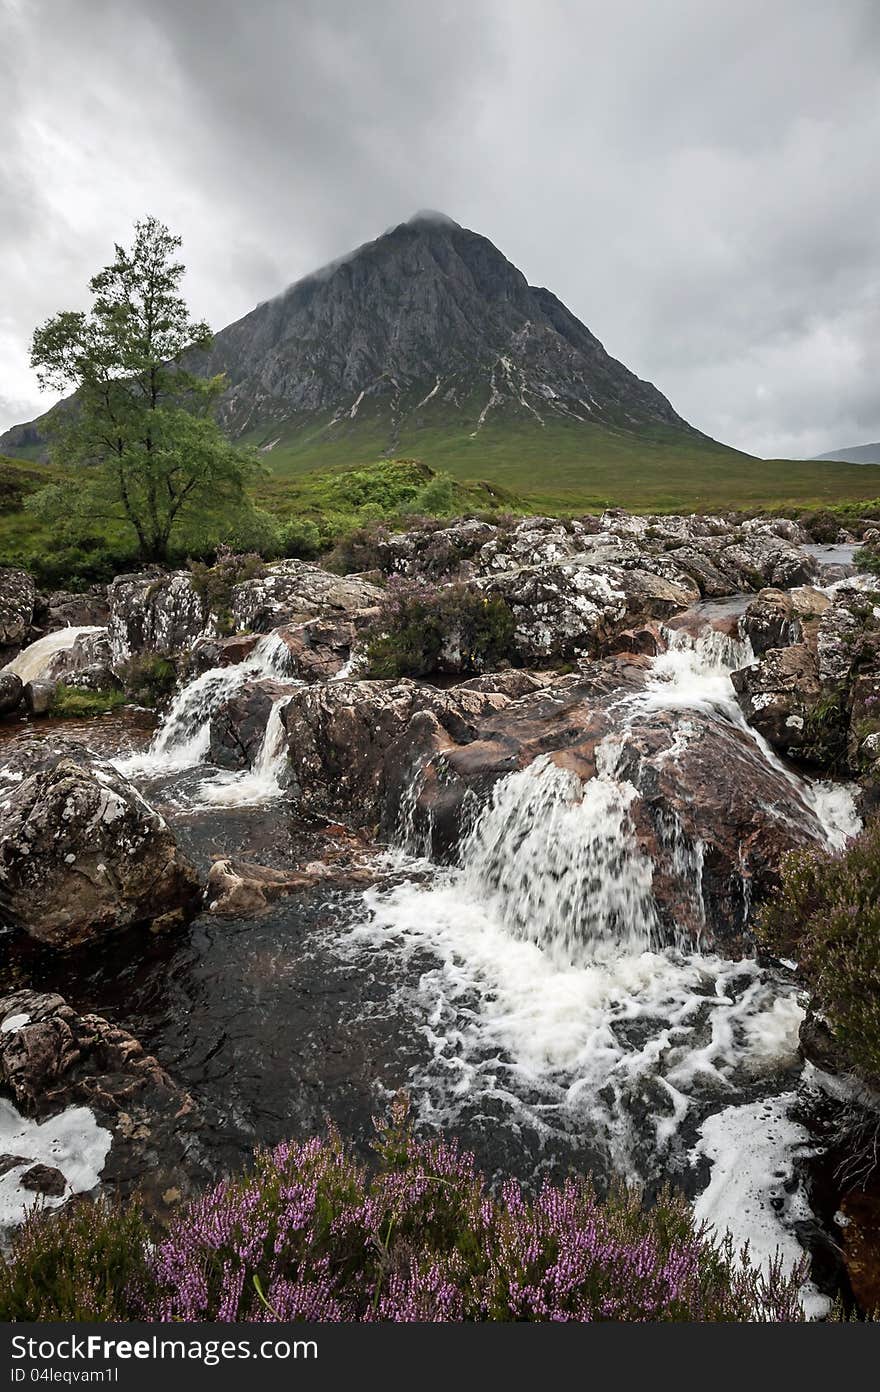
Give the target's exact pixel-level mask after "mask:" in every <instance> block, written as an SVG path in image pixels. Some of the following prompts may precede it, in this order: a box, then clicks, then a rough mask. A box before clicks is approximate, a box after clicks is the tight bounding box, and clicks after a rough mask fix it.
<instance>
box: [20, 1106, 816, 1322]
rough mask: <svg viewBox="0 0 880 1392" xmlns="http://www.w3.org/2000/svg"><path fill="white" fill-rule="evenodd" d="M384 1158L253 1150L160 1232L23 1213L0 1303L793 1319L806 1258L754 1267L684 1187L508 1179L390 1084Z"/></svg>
mask: <svg viewBox="0 0 880 1392" xmlns="http://www.w3.org/2000/svg"><path fill="white" fill-rule="evenodd" d="M375 1147H376V1152H377V1164H376V1165H375V1166H373V1167H371V1168H369V1169H368V1168H367V1167H364V1166H362V1165H360V1164H358V1163H357V1162H356V1161H355V1160H354V1159H353V1157H352V1156H351V1154H350V1153H349V1152H348V1150H347V1149H346V1147H345V1146H344V1144H343V1143H342V1141H341V1140H340V1138H339V1136H338V1135H336V1134H334V1133H333V1132H331V1133H330V1134H329V1136H327V1137H326V1138H325V1139H313V1140H310V1141H306V1142H302V1143H293V1142H288V1143H285V1144H282V1145H280V1146H277V1147H276V1148H275V1149H274V1150H271V1151H264V1152H261V1153H258V1154H257V1157H256V1162H255V1167H254V1170H253V1173H252V1174H250V1175H248V1176H246V1177H244V1178H241V1179H237V1180H231V1181H228V1182H224V1183H222V1184H219V1185H218V1186H217V1187H216V1188H214V1189H213V1190H211V1191H210V1192H209V1193H207V1194H205V1195H204V1196H203V1197H202V1198H199V1199H197V1200H195V1201H194V1202H193V1203H191V1204H190V1205H189V1206H188V1207H187V1209H186V1210H185V1212H184V1213H183V1214H182V1215H181V1216H180V1217H179V1218H178V1219H177V1220H176V1221H175V1222H173V1224H172V1226H171V1228H170V1230H169V1231H168V1232H167V1234H165V1235H164V1236H161V1237H159V1238H158V1240H156V1241H155V1242H151V1241H150V1235H149V1233H148V1231H147V1228H146V1226H145V1224H144V1223H143V1222H142V1220H141V1219H139V1218H138V1217H137V1215H136V1214H135V1213H134V1212H133V1211H132V1210H131V1208H128V1209H125V1210H121V1209H118V1208H110V1207H107V1206H103V1205H99V1206H96V1207H91V1206H89V1205H84V1204H80V1205H77V1206H75V1207H73V1208H72V1209H68V1210H66V1211H64V1212H62V1213H60V1214H59V1215H57V1216H47V1217H42V1218H41V1217H32V1218H31V1219H30V1220H29V1221H28V1222H27V1223H26V1224H25V1225H24V1227H23V1228H22V1229H21V1231H20V1232H19V1233H18V1234H17V1236H16V1238H15V1239H14V1245H13V1249H12V1252H11V1254H10V1255H9V1256H8V1257H7V1258H5V1259H3V1260H2V1261H0V1318H2V1319H4V1320H11V1319H29V1320H34V1319H43V1320H47V1319H65V1318H66V1319H77V1320H85V1319H93V1320H108V1319H115V1320H121V1319H148V1320H161V1321H188V1320H207V1321H219V1322H224V1323H225V1322H232V1321H275V1320H315V1321H342V1320H357V1321H379V1320H381V1321H394V1322H404V1321H413V1320H421V1321H431V1322H436V1321H447V1320H453V1321H477V1320H479V1321H485V1320H490V1321H560V1320H562V1321H566V1320H578V1321H594V1320H614V1321H695V1320H698V1321H736V1322H740V1321H772V1322H784V1321H800V1320H802V1319H803V1313H802V1310H801V1308H800V1304H799V1299H798V1290H799V1287H800V1284H801V1283H802V1281H803V1279H804V1272H803V1270H797V1271H795V1272H792V1273H790V1274H789V1275H787V1276H786V1275H783V1273H782V1271H781V1269H780V1268H779V1267H778V1266H774V1267H771V1269H770V1270H769V1271H767V1272H763V1273H762V1272H761V1271H759V1270H758V1269H757V1268H755V1267H754V1266H752V1265H751V1264H750V1263H749V1261H748V1259H747V1258H746V1260H745V1261H742V1260H740V1259H737V1258H735V1257H734V1254H733V1252H732V1249H731V1245H730V1243H729V1242H720V1243H719V1242H716V1241H714V1240H711V1239H710V1238H709V1237H708V1235H707V1234H706V1232H705V1231H703V1230H702V1229H696V1228H695V1227H694V1223H693V1218H692V1215H691V1213H690V1210H689V1208H688V1206H687V1204H686V1202H685V1201H684V1199H682V1198H677V1197H674V1196H673V1195H672V1194H670V1193H665V1194H662V1195H661V1196H660V1197H659V1199H658V1201H657V1202H656V1203H655V1205H654V1206H653V1207H652V1208H650V1209H646V1208H644V1207H643V1206H642V1203H641V1201H640V1199H639V1197H638V1196H637V1195H636V1194H634V1193H633V1192H631V1191H627V1190H626V1189H624V1188H623V1187H618V1188H616V1189H614V1190H613V1191H612V1192H611V1194H610V1195H609V1196H608V1198H607V1199H606V1200H605V1201H604V1202H602V1201H600V1200H599V1199H598V1197H597V1196H596V1194H595V1192H594V1190H593V1189H592V1187H591V1186H590V1184H589V1183H588V1182H586V1181H583V1180H579V1179H568V1180H566V1181H565V1182H564V1183H563V1184H561V1185H559V1186H555V1185H552V1184H550V1183H549V1182H548V1183H545V1184H544V1186H543V1187H542V1189H541V1190H540V1192H539V1193H538V1194H537V1195H535V1196H534V1197H529V1196H528V1195H527V1194H525V1193H524V1191H523V1190H522V1188H521V1187H520V1185H519V1184H518V1183H516V1182H515V1181H513V1180H508V1181H507V1182H506V1183H505V1184H504V1185H503V1186H502V1188H501V1191H500V1192H499V1193H498V1194H497V1195H493V1194H491V1193H490V1192H489V1190H488V1189H487V1187H486V1184H485V1181H484V1180H483V1178H482V1177H481V1176H480V1174H479V1173H478V1172H477V1170H476V1168H475V1166H474V1160H473V1157H472V1156H471V1155H469V1154H467V1153H465V1152H462V1151H460V1150H459V1149H458V1148H457V1147H456V1146H455V1145H454V1144H451V1143H448V1142H445V1141H440V1140H420V1139H417V1138H416V1137H415V1136H414V1134H413V1132H412V1130H411V1128H410V1126H409V1123H408V1118H407V1110H406V1104H405V1103H404V1102H403V1101H402V1100H400V1099H399V1100H398V1101H397V1102H396V1103H395V1104H394V1106H393V1108H392V1111H391V1115H390V1118H389V1119H388V1121H387V1122H384V1123H382V1124H381V1125H378V1128H377V1138H376V1142H375Z"/></svg>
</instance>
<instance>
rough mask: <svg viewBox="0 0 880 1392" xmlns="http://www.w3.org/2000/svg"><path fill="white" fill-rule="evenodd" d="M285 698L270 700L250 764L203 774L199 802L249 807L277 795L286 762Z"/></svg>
mask: <svg viewBox="0 0 880 1392" xmlns="http://www.w3.org/2000/svg"><path fill="white" fill-rule="evenodd" d="M288 699H289V698H288V697H287V696H279V698H278V700H277V701H275V702H273V704H272V709H271V711H270V712H269V719H268V720H267V721H266V729H265V731H264V733H263V740H262V743H261V745H260V748H259V751H258V753H257V757H256V759H255V760H254V764H253V767H252V768H251V769H247V770H245V771H244V772H242V773H216V774H214V775H213V776H212V777H211V778H206V779H205V780H204V782H202V783H201V784H200V785H199V788H198V801H199V802H202V803H210V804H211V805H212V806H215V807H217V806H219V807H250V806H253V805H255V804H258V803H263V802H270V801H271V800H272V799H273V798H276V797H279V796H280V794H281V793H282V792H283V788H282V779H283V775H284V770H285V768H286V766H287V733H286V731H285V728H284V721H283V719H282V714H281V712H282V710H283V709H284V705H285V703H286V702H287V700H288Z"/></svg>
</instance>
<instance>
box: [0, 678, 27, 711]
mask: <svg viewBox="0 0 880 1392" xmlns="http://www.w3.org/2000/svg"><path fill="white" fill-rule="evenodd" d="M23 692H24V683H23V682H22V680H21V677H19V676H16V674H15V672H0V715H10V714H11V712H12V711H14V710H17V709H18V707H19V706H20V705H21V701H22V695H23Z"/></svg>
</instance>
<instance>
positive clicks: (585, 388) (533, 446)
mask: <svg viewBox="0 0 880 1392" xmlns="http://www.w3.org/2000/svg"><path fill="white" fill-rule="evenodd" d="M197 367H198V368H199V369H200V370H203V371H204V372H205V373H212V374H213V373H217V372H224V373H226V375H227V377H228V379H229V388H228V390H227V392H226V394H225V396H224V397H223V398H222V400H221V405H220V412H221V419H222V422H223V425H224V427H225V428H226V430H227V431H228V433H229V434H230V436H231V437H232V438H234V439H239V440H244V441H247V442H249V443H252V444H255V445H258V446H259V447H260V448H261V449H262V450H263V451H264V452H265V455H266V459H267V462H268V463H269V464H270V465H271V466H273V468H274V470H275V471H277V472H280V473H299V472H301V471H302V470H303V469H308V468H315V467H321V466H323V465H333V466H338V465H345V464H352V463H357V462H361V461H363V460H365V459H369V458H376V457H383V456H384V457H391V456H401V455H404V456H418V457H421V458H424V459H426V460H427V461H428V462H429V463H431V464H432V465H434V466H435V467H442V468H445V469H449V470H451V471H452V472H454V473H456V474H458V475H459V476H460V477H474V476H479V477H490V478H493V479H496V480H497V481H499V482H501V483H504V484H508V485H509V486H511V487H517V486H522V485H523V484H524V483H532V484H534V483H535V481H536V480H535V471H536V470H538V471H540V474H541V475H542V478H541V480H540V481H541V482H542V483H543V484H551V485H552V484H554V483H559V484H560V485H561V486H563V487H575V486H577V485H578V484H579V483H581V482H582V481H583V478H582V475H583V473H584V471H585V470H586V472H587V473H589V471H590V465H592V464H596V463H599V462H603V463H605V464H608V465H611V466H612V468H613V467H616V466H618V465H619V466H621V467H623V466H626V465H628V464H630V463H632V461H633V460H634V459H637V460H638V461H639V465H640V466H642V465H645V466H647V467H648V468H653V467H655V466H656V467H657V468H661V467H662V465H663V463H664V461H667V460H669V459H671V458H673V457H674V458H676V459H686V460H689V459H692V458H695V457H700V456H712V457H713V458H714V459H718V458H719V457H723V458H726V459H729V460H731V461H734V460H736V459H745V458H746V456H744V455H741V454H738V453H737V452H736V451H733V450H729V449H727V447H726V446H724V445H720V444H718V443H717V442H716V441H715V440H712V439H710V438H709V437H708V436H706V435H704V434H702V433H701V432H700V431H698V430H696V429H694V427H693V426H691V425H689V424H688V422H687V421H685V420H684V419H682V417H681V416H679V415H678V413H677V412H676V411H675V410H674V408H673V407H672V405H671V404H670V403H669V401H668V400H667V399H666V397H665V396H664V395H663V394H662V393H661V392H660V391H658V389H657V388H656V387H655V386H653V385H652V384H651V383H650V382H646V381H643V380H642V379H641V378H639V377H637V376H636V375H635V374H634V373H632V372H630V371H629V369H628V368H626V367H624V365H623V364H622V363H620V362H618V361H617V360H616V359H615V358H612V357H611V356H610V355H609V354H608V353H606V351H605V349H604V348H603V346H602V344H601V343H600V342H599V340H598V339H597V338H596V337H595V336H594V335H593V334H592V333H591V332H590V330H589V329H588V328H586V326H585V325H584V324H582V323H581V322H580V320H578V319H577V318H575V316H574V315H573V314H572V313H571V312H570V311H569V310H568V309H567V308H566V307H565V305H563V304H562V303H561V301H560V300H558V299H557V298H556V296H555V295H553V294H552V293H551V292H550V291H549V290H546V289H542V288H539V287H535V286H531V285H529V284H528V283H527V281H526V279H525V277H524V276H523V275H522V273H521V272H520V271H518V270H517V269H516V267H515V266H513V265H512V264H511V262H510V261H508V260H507V258H506V257H505V256H503V255H502V253H501V252H500V251H499V250H498V249H497V247H495V246H493V245H492V243H491V242H490V241H487V239H486V238H485V237H482V236H479V235H478V234H477V233H475V232H471V231H468V230H467V229H466V228H463V227H460V226H459V225H458V223H455V222H453V221H452V220H451V219H450V218H447V217H444V216H442V215H441V214H438V213H420V214H417V215H416V216H415V217H414V218H412V219H411V220H410V221H409V222H406V223H402V224H401V225H400V226H398V227H395V228H393V229H392V230H391V231H389V232H387V233H385V235H384V236H382V237H379V238H378V239H377V240H376V241H374V242H369V243H368V244H366V245H365V246H362V247H359V248H358V249H357V250H356V251H353V252H352V253H351V254H350V255H349V256H346V257H344V258H342V259H341V260H340V261H336V262H334V263H333V264H332V265H329V266H326V267H324V268H323V269H322V270H319V271H316V272H314V273H313V274H312V275H309V276H306V277H305V279H303V280H300V281H298V282H297V283H296V284H295V285H292V286H291V287H290V288H289V289H288V290H285V291H284V292H283V293H282V294H280V295H278V296H277V297H276V298H275V299H272V300H268V301H266V302H265V303H263V304H260V305H258V306H257V307H256V309H254V310H252V311H251V312H250V314H247V315H245V317H244V318H243V319H240V320H238V322H237V323H234V324H230V325H229V326H228V327H227V328H225V329H222V330H221V331H220V332H219V333H218V334H217V335H216V337H215V339H214V346H213V349H212V351H211V352H210V354H208V355H206V356H204V357H203V358H201V359H200V360H199V361H198V363H197ZM0 453H6V454H9V455H14V456H17V457H19V458H24V459H32V460H33V459H40V458H45V453H46V437H45V417H42V418H40V419H39V420H37V421H34V422H30V423H28V424H26V425H21V426H15V427H13V429H11V430H9V431H7V432H6V434H5V435H3V436H0Z"/></svg>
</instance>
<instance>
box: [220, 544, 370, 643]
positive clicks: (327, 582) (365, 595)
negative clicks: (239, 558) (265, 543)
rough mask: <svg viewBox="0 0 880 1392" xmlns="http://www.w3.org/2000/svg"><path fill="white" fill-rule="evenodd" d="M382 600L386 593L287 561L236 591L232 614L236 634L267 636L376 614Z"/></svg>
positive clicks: (346, 577) (354, 579)
mask: <svg viewBox="0 0 880 1392" xmlns="http://www.w3.org/2000/svg"><path fill="white" fill-rule="evenodd" d="M382 597H383V592H382V590H380V589H379V588H378V587H377V586H376V585H372V584H370V583H369V581H367V580H362V579H360V578H359V577H358V576H356V575H332V574H331V573H330V571H327V570H322V569H321V568H320V566H316V565H313V564H312V563H311V562H310V561H296V560H289V561H277V562H276V563H275V564H274V565H271V566H269V567H268V569H267V572H266V574H265V575H264V576H261V577H259V578H257V579H254V580H244V581H242V583H241V584H239V585H235V586H233V590H232V599H231V605H230V608H231V613H232V621H233V624H234V627H235V628H236V629H237V630H239V631H245V630H247V631H250V632H254V633H267V632H268V631H269V630H270V629H272V628H278V627H280V626H281V625H282V624H304V623H307V622H308V620H309V619H314V618H325V619H331V618H344V617H350V616H352V615H354V614H357V613H359V612H361V611H363V610H376V609H377V608H378V606H379V604H380V603H381V601H382Z"/></svg>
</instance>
